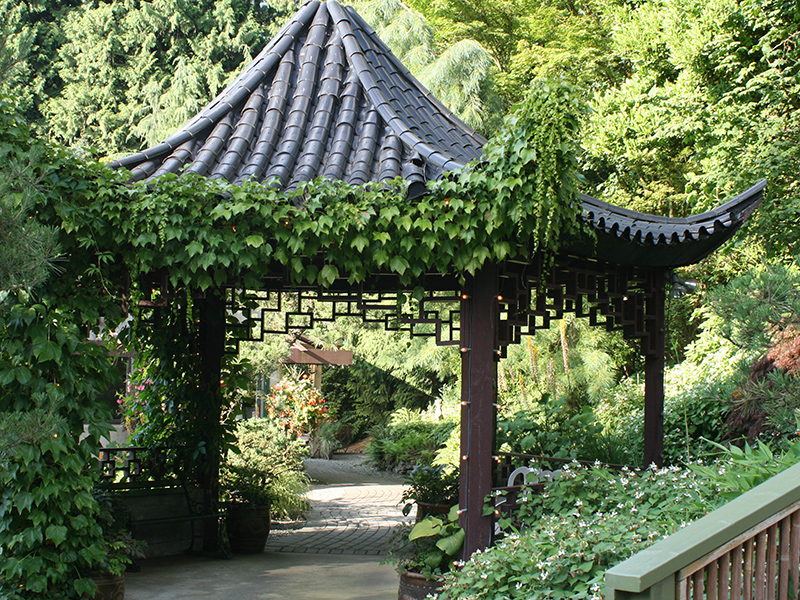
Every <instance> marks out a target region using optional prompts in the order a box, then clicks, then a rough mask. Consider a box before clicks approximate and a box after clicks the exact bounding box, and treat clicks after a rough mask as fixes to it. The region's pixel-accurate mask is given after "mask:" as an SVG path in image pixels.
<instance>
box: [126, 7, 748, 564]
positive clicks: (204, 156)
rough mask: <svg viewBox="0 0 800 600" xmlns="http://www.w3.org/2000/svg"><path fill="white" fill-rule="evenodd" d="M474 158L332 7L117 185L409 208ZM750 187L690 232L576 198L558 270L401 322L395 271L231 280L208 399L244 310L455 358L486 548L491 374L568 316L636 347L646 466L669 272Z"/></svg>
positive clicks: (469, 472) (455, 295) (528, 270)
mask: <svg viewBox="0 0 800 600" xmlns="http://www.w3.org/2000/svg"><path fill="white" fill-rule="evenodd" d="M484 143H485V140H484V139H483V138H482V137H481V136H479V135H478V134H476V133H475V132H474V131H472V130H471V129H470V128H469V127H467V126H466V125H465V124H464V123H462V122H461V121H460V120H459V119H458V118H457V117H455V116H454V115H453V114H452V113H451V112H450V111H449V110H448V109H447V108H446V107H444V106H443V105H442V104H441V103H440V102H438V101H437V100H436V99H435V98H434V97H432V96H431V94H430V92H428V91H427V90H426V89H424V88H423V87H422V86H421V85H420V84H419V82H417V80H416V79H414V77H413V76H412V75H411V74H410V73H409V72H408V70H407V69H405V68H404V67H403V65H402V64H401V63H400V62H399V61H398V59H397V58H396V57H394V56H393V55H392V53H391V52H390V51H389V49H388V48H387V47H386V46H385V45H384V44H383V43H382V42H381V41H380V39H378V37H377V35H376V34H375V33H374V32H373V31H372V30H371V29H370V27H369V26H368V25H367V24H366V23H365V22H364V21H363V20H362V19H361V18H360V17H359V16H358V15H357V14H356V13H355V12H354V11H353V10H352V9H350V8H347V7H343V6H341V5H339V4H338V3H337V2H335V1H334V0H329V1H327V2H317V1H310V2H308V3H307V4H305V5H304V6H303V7H302V8H301V9H300V10H299V12H298V13H297V14H296V15H295V16H294V17H293V18H292V19H291V20H290V21H289V23H287V24H286V26H285V27H283V29H281V31H280V32H279V33H278V34H277V35H276V37H275V38H274V39H273V40H272V42H271V43H270V44H269V45H268V46H267V47H266V48H265V49H264V50H263V51H262V52H261V53H260V54H259V55H258V56H257V57H256V58H255V60H254V61H253V62H252V63H251V64H250V65H249V66H248V67H247V68H246V69H245V70H244V72H243V73H242V74H241V75H240V76H239V77H238V78H237V79H236V80H235V81H234V82H233V83H232V84H231V85H230V86H228V88H227V89H225V90H224V91H223V92H222V93H221V94H220V95H219V96H218V97H217V98H216V99H214V100H213V101H212V102H211V103H210V104H209V105H208V106H207V107H206V108H204V109H203V110H202V111H201V112H200V113H199V114H198V115H197V116H196V117H194V118H193V119H192V120H191V121H190V122H189V123H187V124H186V125H185V126H183V127H182V128H181V129H180V130H179V131H178V132H177V133H175V134H174V135H172V136H171V137H169V138H168V139H167V140H165V141H164V142H162V143H160V144H158V145H156V146H154V147H152V148H149V149H147V150H145V151H143V152H140V153H138V154H135V155H132V156H129V157H127V158H124V159H122V160H119V161H117V162H116V163H114V164H115V166H117V167H124V168H127V169H130V171H131V172H132V174H133V178H134V179H135V180H152V179H154V178H158V177H160V176H162V175H163V174H166V173H175V174H179V175H181V174H188V173H196V174H199V175H203V176H207V177H210V178H221V179H224V180H227V181H230V182H232V183H241V182H243V181H247V180H255V181H263V182H265V185H271V186H277V187H278V188H280V189H281V190H293V189H296V188H297V186H298V185H299V184H300V183H302V182H305V181H310V180H313V179H315V178H317V177H324V178H328V179H333V180H341V181H344V182H347V183H350V184H367V183H372V184H377V185H381V183H382V182H388V181H390V180H392V179H394V178H396V177H402V178H403V179H404V180H405V181H406V182H407V201H408V202H409V203H413V202H417V201H419V200H420V199H421V198H422V197H424V195H425V194H426V185H425V184H426V182H427V181H429V180H433V179H437V178H440V177H442V176H443V175H444V174H445V173H447V172H449V171H453V170H456V169H460V168H462V167H463V166H464V165H466V164H467V163H469V162H470V161H474V160H480V158H481V148H482V146H483V145H484ZM181 176H182V175H181ZM763 189H764V184H763V183H761V184H758V185H756V186H755V187H753V188H751V189H750V190H747V191H746V192H745V193H743V194H741V195H740V196H738V197H736V198H734V199H732V200H731V201H729V202H727V203H726V204H724V205H722V206H720V207H719V208H717V209H715V210H712V211H709V212H706V213H703V214H701V215H697V216H693V217H690V218H686V219H682V218H665V217H656V216H651V215H646V214H641V213H636V212H632V211H629V210H625V209H622V208H619V207H616V206H612V205H610V204H607V203H604V202H601V201H599V200H596V199H593V198H589V197H587V196H582V197H581V202H582V219H583V221H584V222H585V223H586V224H587V225H588V226H589V227H590V228H591V229H592V230H593V231H594V232H595V234H596V238H597V239H596V242H593V243H587V242H586V241H585V240H584V241H581V240H563V243H562V250H561V251H560V252H559V253H558V254H557V255H555V256H543V255H542V254H541V253H531V252H526V251H525V249H524V248H522V249H521V252H519V253H518V254H517V255H516V256H515V258H513V259H507V260H504V261H502V262H500V263H499V264H487V265H484V266H483V267H482V268H481V269H480V270H479V271H477V272H476V273H475V274H474V275H467V276H466V277H465V278H464V277H463V274H462V273H457V272H432V273H426V274H423V275H421V276H420V277H419V278H418V280H417V281H415V285H414V286H412V287H419V286H421V287H423V288H424V290H425V297H424V298H423V299H422V300H420V301H419V303H418V306H417V308H416V309H415V310H416V312H415V313H414V314H403V312H402V310H401V308H402V307H400V303H399V302H398V295H399V293H400V292H403V291H408V286H401V285H400V284H399V282H398V278H397V276H396V275H395V274H393V273H391V272H376V273H373V274H372V275H371V276H370V277H369V278H368V279H367V280H366V281H364V282H362V283H360V284H357V285H353V284H351V283H349V282H348V278H347V276H346V274H345V275H344V276H342V277H341V278H337V279H336V280H335V281H333V283H332V284H331V285H330V286H326V287H325V288H324V289H323V288H322V287H318V286H297V285H294V284H292V283H291V279H290V277H289V274H288V273H287V272H286V269H285V267H282V266H280V265H276V266H275V269H274V270H273V272H272V275H271V276H270V277H267V278H265V279H264V280H263V281H262V284H261V287H260V289H257V290H247V291H245V290H242V289H241V288H240V287H238V286H237V282H236V281H231V282H230V283H229V285H228V286H227V288H226V293H225V297H219V296H218V297H212V296H207V297H205V298H204V299H198V301H197V302H199V303H201V304H202V306H201V308H200V315H201V319H202V324H201V327H202V329H201V331H202V339H203V345H202V352H201V353H202V360H203V363H204V370H205V371H206V373H207V377H206V382H205V384H206V385H210V386H213V385H218V383H216V384H215V382H218V381H219V373H220V361H221V357H222V355H223V352H224V351H225V347H226V335H228V336H229V338H230V336H231V335H232V333H233V332H232V331H231V326H230V325H229V326H228V328H227V333H226V311H228V310H241V309H242V306H243V302H244V301H245V300H247V299H248V298H251V299H252V298H256V299H258V300H260V301H261V302H262V306H263V307H267V308H264V309H263V310H270V309H271V310H279V309H281V307H282V305H281V302H282V299H285V297H286V295H287V294H292V295H294V297H295V305H296V307H297V308H296V309H295V310H292V311H289V312H288V313H287V319H286V324H285V325H286V326H285V327H284V328H281V332H285V331H288V330H290V329H296V328H302V327H309V326H312V325H313V324H314V322H315V320H317V319H318V318H319V315H315V314H314V312H313V310H311V307H310V306H309V305H308V303H309V302H310V301H313V302H316V303H318V302H326V303H329V304H330V305H331V311H330V314H329V315H328V316H327V318H336V317H337V316H341V315H361V316H364V317H365V318H367V319H379V320H381V321H382V322H383V323H384V324H385V325H386V327H387V328H403V329H408V330H409V331H410V332H411V333H412V335H435V336H436V339H437V342H438V343H440V344H449V345H456V346H458V347H459V348H460V349H461V353H462V416H461V423H462V427H461V432H462V433H461V436H462V438H461V448H462V451H461V454H462V456H461V499H460V506H461V518H462V524H463V526H464V527H465V530H466V541H465V555H466V556H469V555H470V554H471V553H472V552H473V551H475V550H477V549H479V548H484V547H486V546H488V545H489V544H490V543H491V538H492V531H493V523H492V518H491V517H490V516H489V517H486V516H484V515H483V503H484V497H485V496H487V495H488V494H490V493H491V490H492V474H493V468H494V464H495V459H494V452H495V429H496V425H495V420H496V374H497V361H498V359H499V357H500V356H501V355H503V353H504V351H505V348H506V347H507V345H508V344H511V343H516V342H519V340H520V336H521V335H524V334H528V333H532V332H534V331H535V330H536V329H541V328H545V327H548V325H549V323H550V321H551V320H552V319H559V318H561V317H562V316H563V315H564V314H565V313H575V314H576V315H577V316H579V317H587V318H589V320H590V322H591V324H592V325H602V326H605V327H607V328H608V329H613V330H621V331H622V332H623V334H624V336H625V338H627V339H629V340H636V341H638V342H639V344H640V348H641V353H642V355H643V356H644V358H645V373H646V375H645V385H646V400H645V404H646V406H645V427H644V432H645V440H644V444H645V462H646V463H656V464H659V463H660V462H661V453H662V438H663V431H662V428H663V416H662V407H663V397H664V392H663V377H664V326H665V325H664V324H665V315H664V310H665V298H666V285H667V282H668V281H669V279H670V275H671V271H672V269H674V268H676V267H680V266H684V265H689V264H692V263H695V262H698V261H700V260H701V259H703V258H704V257H706V256H707V255H708V254H710V253H711V252H713V251H714V250H715V249H716V248H718V247H719V246H720V245H721V244H722V243H723V242H725V241H726V240H728V239H729V238H730V237H731V236H732V235H733V234H734V233H735V232H736V231H737V229H738V228H739V227H740V226H741V225H742V223H743V222H744V221H745V219H747V217H748V216H749V215H750V214H751V213H752V211H753V210H754V209H755V207H756V206H757V205H758V203H759V202H760V199H761V195H762V191H763ZM511 241H512V242H513V240H511ZM354 252H355V250H354ZM464 282H465V283H464ZM148 285H151V286H152V287H153V288H157V289H160V290H161V292H162V293H166V290H167V288H168V284H167V278H166V276H165V275H164V274H163V273H158V274H153V277H152V280H151V281H150V282H149V283H148ZM403 288H404V289H403ZM244 310H245V312H246V310H247V309H244ZM247 314H249V315H250V318H249V319H248V320H246V321H245V322H244V323H243V324H239V327H238V328H239V329H240V332H239V333H243V335H241V336H240V338H242V339H244V338H247V339H258V338H260V336H262V335H263V334H265V333H268V332H269V331H267V329H268V328H267V327H266V326H264V323H265V321H264V319H263V318H261V317H260V315H259V314H254V313H247ZM261 314H263V311H262V313H261ZM376 315H380V316H376Z"/></svg>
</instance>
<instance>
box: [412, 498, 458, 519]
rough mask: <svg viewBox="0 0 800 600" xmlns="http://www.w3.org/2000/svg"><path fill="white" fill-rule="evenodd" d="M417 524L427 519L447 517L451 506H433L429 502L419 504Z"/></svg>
mask: <svg viewBox="0 0 800 600" xmlns="http://www.w3.org/2000/svg"><path fill="white" fill-rule="evenodd" d="M416 505H417V523H419V522H420V521H422V519H424V518H425V517H429V516H431V515H433V516H434V517H447V513H449V512H450V506H451V505H450V504H431V503H429V502H417V503H416Z"/></svg>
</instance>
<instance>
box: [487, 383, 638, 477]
mask: <svg viewBox="0 0 800 600" xmlns="http://www.w3.org/2000/svg"><path fill="white" fill-rule="evenodd" d="M497 430H498V431H497V447H498V448H500V449H501V450H502V451H503V452H512V453H519V454H534V455H544V456H552V457H555V458H575V459H580V460H589V461H592V460H599V461H602V462H604V463H610V464H634V465H636V464H639V462H640V461H641V457H640V456H637V455H635V454H634V453H632V452H631V450H632V448H630V446H629V442H630V437H631V435H630V433H628V434H626V432H625V431H623V430H620V431H613V430H606V429H604V428H603V426H602V424H600V423H599V422H598V421H597V419H596V416H595V413H594V411H593V409H592V408H591V407H586V408H584V409H582V410H580V411H575V410H572V409H570V407H569V406H568V405H567V403H566V401H565V399H564V398H555V399H554V398H551V397H550V396H548V395H545V396H544V397H543V398H542V399H541V401H539V402H536V403H532V404H531V407H530V408H529V409H521V410H519V411H517V412H515V413H512V414H511V415H509V416H508V417H507V418H505V419H500V420H498V424H497Z"/></svg>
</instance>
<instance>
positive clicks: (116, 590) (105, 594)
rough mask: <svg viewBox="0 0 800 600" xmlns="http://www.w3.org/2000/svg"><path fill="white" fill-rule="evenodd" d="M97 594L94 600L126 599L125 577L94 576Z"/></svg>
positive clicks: (93, 597)
mask: <svg viewBox="0 0 800 600" xmlns="http://www.w3.org/2000/svg"><path fill="white" fill-rule="evenodd" d="M92 580H94V582H95V583H96V584H97V588H98V589H97V593H96V594H95V595H94V596H92V600H122V599H123V598H124V597H125V577H124V576H123V575H93V576H92Z"/></svg>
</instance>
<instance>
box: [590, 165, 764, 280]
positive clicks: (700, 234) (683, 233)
mask: <svg viewBox="0 0 800 600" xmlns="http://www.w3.org/2000/svg"><path fill="white" fill-rule="evenodd" d="M765 187H766V181H765V180H762V181H759V182H758V183H757V184H755V185H754V186H752V187H751V188H750V189H748V190H746V191H744V192H742V193H741V194H739V195H738V196H736V197H735V198H733V199H731V200H729V201H728V202H726V203H724V204H722V205H720V206H718V207H717V208H714V209H712V210H709V211H707V212H704V213H701V214H698V215H692V216H690V217H686V218H672V217H659V216H656V215H649V214H646V213H638V212H634V211H631V210H627V209H624V208H621V207H619V206H614V205H613V204H608V203H606V202H603V201H602V200H597V199H595V198H592V197H590V196H585V195H581V203H582V205H583V220H584V222H586V223H587V224H588V225H589V226H590V227H591V228H592V229H593V230H594V232H595V233H596V235H597V243H596V244H595V245H594V246H593V247H592V248H591V249H590V248H589V247H588V246H587V245H585V244H584V245H581V246H579V247H576V248H575V249H574V250H575V251H576V252H579V253H581V254H585V253H587V252H591V253H592V254H593V255H594V256H597V258H601V259H603V260H605V261H608V262H614V263H618V264H630V265H641V266H650V267H682V266H686V265H690V264H694V263H697V262H700V261H701V260H703V259H704V258H705V257H706V256H708V255H709V254H711V253H712V252H713V251H714V250H716V249H717V248H719V247H720V246H721V245H722V244H724V243H725V242H726V241H728V240H729V239H730V238H731V237H732V236H733V234H734V233H736V232H737V231H738V230H739V228H740V227H741V226H742V224H744V222H745V220H746V219H747V218H748V217H749V216H750V215H751V214H752V213H753V211H754V210H755V209H756V208H757V207H758V205H759V204H760V203H761V200H762V198H763V195H764V188H765Z"/></svg>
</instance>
